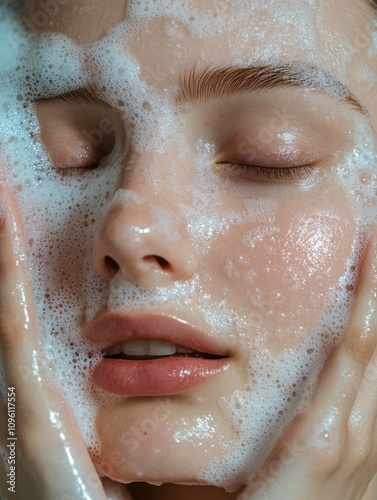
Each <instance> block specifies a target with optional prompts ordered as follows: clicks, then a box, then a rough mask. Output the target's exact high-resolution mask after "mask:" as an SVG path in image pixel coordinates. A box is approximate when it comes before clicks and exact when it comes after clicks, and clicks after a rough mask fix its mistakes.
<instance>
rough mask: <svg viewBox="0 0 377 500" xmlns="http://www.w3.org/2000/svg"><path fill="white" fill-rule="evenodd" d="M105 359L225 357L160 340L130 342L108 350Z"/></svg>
mask: <svg viewBox="0 0 377 500" xmlns="http://www.w3.org/2000/svg"><path fill="white" fill-rule="evenodd" d="M104 357H105V358H110V359H128V360H140V361H143V360H144V361H145V360H152V359H160V358H183V357H186V358H188V357H190V358H201V359H222V358H224V357H225V356H219V355H216V354H211V353H206V352H200V351H195V350H193V349H188V348H187V347H184V346H181V345H177V344H172V343H170V342H164V341H160V340H144V339H138V340H130V341H129V342H123V343H122V344H118V345H114V346H112V347H110V348H108V349H107V350H106V353H105V356H104Z"/></svg>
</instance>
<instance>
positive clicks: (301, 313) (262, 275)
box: [219, 209, 356, 353]
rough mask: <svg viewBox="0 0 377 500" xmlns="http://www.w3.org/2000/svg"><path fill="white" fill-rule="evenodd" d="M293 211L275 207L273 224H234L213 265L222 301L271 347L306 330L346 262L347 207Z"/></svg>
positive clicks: (351, 230) (295, 340)
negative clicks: (219, 258) (218, 262)
mask: <svg viewBox="0 0 377 500" xmlns="http://www.w3.org/2000/svg"><path fill="white" fill-rule="evenodd" d="M296 213H297V211H296V212H295V213H293V212H292V211H289V210H286V211H284V210H279V211H278V210H277V211H276V214H277V215H276V218H275V220H274V222H273V224H268V225H266V226H263V225H260V224H259V225H253V226H252V227H251V226H250V225H248V227H245V226H244V227H242V228H241V227H235V228H233V230H232V232H231V233H230V234H228V235H227V239H228V243H226V242H225V238H224V240H223V242H222V244H221V245H219V246H220V247H221V248H222V249H224V248H225V246H226V245H227V250H228V252H227V257H229V258H225V259H224V258H222V265H221V266H219V267H221V268H222V273H223V275H222V279H224V281H223V287H222V291H223V294H224V295H226V299H227V302H228V303H229V304H230V305H231V306H232V307H233V308H234V309H236V310H238V311H239V312H241V313H242V315H243V317H244V318H245V319H246V321H247V322H248V324H249V331H253V332H255V333H259V339H260V340H261V341H262V342H265V347H267V348H268V349H269V350H271V351H274V352H275V353H276V351H281V350H282V349H284V348H291V347H295V346H296V345H298V344H299V343H300V341H302V339H303V337H305V336H307V335H308V332H309V331H310V330H311V329H312V328H313V326H314V324H315V322H316V321H318V319H319V317H320V315H321V314H322V313H323V310H324V308H325V306H326V305H327V301H328V300H329V296H330V293H331V292H332V291H334V290H335V289H336V291H339V289H338V286H339V280H340V278H341V277H342V276H343V275H344V274H345V273H346V272H347V271H349V267H351V265H352V263H351V262H350V261H349V259H350V258H351V256H352V249H353V243H354V238H355V234H356V224H355V222H354V220H353V217H352V215H351V213H349V212H348V211H347V210H346V209H344V210H341V211H339V210H337V211H335V210H326V211H317V212H314V211H311V212H306V211H300V214H299V215H296ZM223 254H224V251H223ZM234 255H236V257H234ZM347 285H350V284H349V283H345V284H344V287H346V286H347ZM349 288H350V289H352V286H349Z"/></svg>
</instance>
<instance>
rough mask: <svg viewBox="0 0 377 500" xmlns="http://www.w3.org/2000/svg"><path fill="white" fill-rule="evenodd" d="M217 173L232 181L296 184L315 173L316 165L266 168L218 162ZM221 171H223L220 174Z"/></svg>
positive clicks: (263, 166)
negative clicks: (295, 182) (219, 166)
mask: <svg viewBox="0 0 377 500" xmlns="http://www.w3.org/2000/svg"><path fill="white" fill-rule="evenodd" d="M218 165H221V166H222V167H221V168H218V167H216V169H215V170H216V172H217V173H219V174H220V175H223V176H225V177H228V178H230V179H237V178H238V179H240V180H250V181H257V182H268V181H277V182H294V181H299V180H303V179H306V178H308V177H310V176H311V175H312V174H313V173H314V169H315V165H310V164H304V165H292V166H284V167H281V166H265V165H249V164H246V163H236V162H217V163H216V166H218ZM220 170H222V171H221V172H220Z"/></svg>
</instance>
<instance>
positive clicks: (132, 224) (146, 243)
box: [93, 190, 196, 288]
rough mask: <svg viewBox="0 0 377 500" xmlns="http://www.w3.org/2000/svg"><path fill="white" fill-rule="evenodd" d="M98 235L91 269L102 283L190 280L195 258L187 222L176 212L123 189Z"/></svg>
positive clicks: (156, 283)
mask: <svg viewBox="0 0 377 500" xmlns="http://www.w3.org/2000/svg"><path fill="white" fill-rule="evenodd" d="M119 194H120V195H121V196H120V197H119V196H118V198H122V201H120V202H119V203H118V202H115V201H116V200H114V202H113V204H112V208H110V210H109V212H108V213H107V215H106V216H105V217H104V218H103V220H102V222H101V224H100V226H99V228H98V230H97V232H96V234H95V237H94V250H93V265H94V269H95V270H96V272H97V273H98V274H99V275H100V276H101V277H102V278H104V279H106V280H108V281H109V280H111V278H113V277H114V276H115V275H116V274H120V275H121V277H122V279H125V280H128V281H132V282H133V283H135V284H137V285H139V286H141V287H144V288H151V287H156V286H167V285H168V284H171V283H172V282H175V281H179V280H187V279H189V278H190V277H192V275H193V274H194V273H195V268H196V257H195V254H194V250H193V246H192V244H191V241H190V237H189V234H188V231H187V224H185V223H184V218H183V217H180V216H179V215H178V214H177V213H174V212H173V210H171V209H169V208H167V207H166V206H162V205H160V204H157V203H151V202H149V201H148V200H147V199H144V198H142V197H141V196H138V195H136V193H134V192H132V191H129V190H119V191H118V193H117V195H119Z"/></svg>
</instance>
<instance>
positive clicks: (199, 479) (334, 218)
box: [19, 0, 377, 498]
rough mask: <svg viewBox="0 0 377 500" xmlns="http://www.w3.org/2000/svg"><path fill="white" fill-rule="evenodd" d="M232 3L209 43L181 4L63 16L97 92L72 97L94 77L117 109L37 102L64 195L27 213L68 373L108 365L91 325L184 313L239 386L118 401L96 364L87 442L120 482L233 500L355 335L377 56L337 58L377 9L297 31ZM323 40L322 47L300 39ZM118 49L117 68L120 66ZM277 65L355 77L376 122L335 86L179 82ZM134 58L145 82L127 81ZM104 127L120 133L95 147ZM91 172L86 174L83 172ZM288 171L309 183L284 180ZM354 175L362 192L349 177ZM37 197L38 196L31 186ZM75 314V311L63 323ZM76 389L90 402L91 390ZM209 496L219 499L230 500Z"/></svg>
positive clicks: (311, 19)
mask: <svg viewBox="0 0 377 500" xmlns="http://www.w3.org/2000/svg"><path fill="white" fill-rule="evenodd" d="M132 3H133V2H131V6H130V8H131V7H132ZM220 4H221V2H219V7H218V8H219V12H218V18H219V20H218V21H217V22H218V25H219V33H210V34H207V33H206V31H205V30H202V31H203V32H201V29H200V27H198V26H197V23H195V22H194V21H191V24H190V22H186V21H185V20H184V19H180V18H179V16H178V15H177V13H176V12H171V13H170V14H169V8H166V9H165V11H164V12H163V14H164V16H163V17H162V18H157V19H155V18H151V19H146V20H142V21H139V24H137V23H135V22H133V19H132V17H131V14H130V13H128V16H129V17H127V15H126V20H125V23H124V24H123V25H118V26H117V27H116V30H117V31H116V32H115V33H114V34H113V36H111V34H109V35H108V38H103V37H104V35H105V33H106V32H107V30H108V29H109V28H111V27H113V26H115V25H117V24H118V23H120V22H121V21H122V20H123V17H124V12H127V10H126V7H127V6H126V5H125V4H124V5H123V3H122V2H114V6H115V7H116V8H114V9H111V8H110V9H109V4H108V3H107V4H106V5H105V4H104V3H103V2H100V1H93V2H91V3H90V6H88V5H87V2H84V1H82V2H81V1H80V2H76V3H75V9H76V12H75V15H74V16H72V15H71V14H69V12H71V11H70V10H69V7H64V6H62V7H61V8H60V10H59V12H58V13H57V14H56V16H54V17H53V19H52V23H51V25H50V28H49V29H50V30H51V31H52V32H56V31H58V32H59V33H66V34H67V35H68V36H69V37H70V38H71V39H72V40H73V41H74V42H75V43H77V44H78V45H79V46H80V48H78V49H75V48H74V47H72V48H71V49H72V51H74V49H75V50H76V55H77V54H79V55H80V54H81V53H82V54H87V55H88V58H87V60H86V65H85V64H84V73H83V74H84V78H83V80H82V81H80V77H82V75H80V77H79V76H78V73H79V72H77V73H74V72H72V73H74V77H73V78H72V80H73V82H74V84H72V87H71V88H69V87H67V88H66V89H65V91H69V90H73V89H75V88H77V87H80V86H82V85H83V82H84V83H87V82H88V81H89V82H90V83H92V84H94V85H96V86H97V87H99V88H100V87H101V85H106V87H107V90H106V91H101V95H100V97H101V98H102V99H103V100H106V101H108V102H109V103H110V104H111V106H112V107H113V109H109V108H108V107H103V106H100V105H99V104H98V103H97V104H94V103H86V104H83V103H80V104H77V103H76V104H75V103H72V102H70V103H67V102H65V101H62V100H41V101H39V102H38V103H37V106H36V109H37V113H38V119H39V123H40V127H41V130H40V132H41V139H42V141H43V144H44V147H45V149H46V151H47V153H48V154H49V155H50V158H51V160H52V164H53V165H55V167H54V166H53V165H49V164H45V165H47V167H48V168H49V170H50V171H51V172H52V176H51V178H50V179H46V178H45V177H43V181H42V182H44V183H45V186H46V187H48V188H49V189H50V190H52V192H55V191H57V190H59V192H60V194H59V196H60V199H57V198H56V197H55V195H54V198H53V203H51V206H48V203H46V202H45V201H43V206H44V207H45V209H46V211H47V215H46V213H44V210H40V211H39V210H38V208H39V207H38V205H37V197H35V198H33V195H30V198H29V200H28V201H29V203H30V205H31V208H30V207H29V206H28V205H27V203H25V205H24V210H25V213H28V214H29V217H30V215H31V214H35V218H34V220H36V225H37V227H36V229H35V230H33V232H32V235H33V237H35V238H38V239H39V241H37V242H36V243H35V247H34V248H32V251H33V253H34V261H35V268H36V273H37V284H38V286H39V288H38V292H41V291H43V292H44V293H42V294H41V296H43V295H45V296H46V300H45V301H39V302H40V303H39V307H40V313H41V315H43V316H45V317H46V318H48V321H46V322H47V323H48V327H47V328H48V330H50V329H52V333H53V339H52V340H51V341H49V343H48V347H49V354H50V355H51V356H52V357H53V358H54V356H55V355H54V352H56V349H57V347H60V348H62V349H63V351H64V356H62V357H63V361H62V360H60V361H58V362H60V363H62V367H63V370H64V360H66V359H67V358H69V357H73V356H75V357H76V358H78V363H79V364H80V363H81V366H82V365H83V364H85V362H86V359H87V357H88V356H89V353H91V355H92V360H93V361H92V366H93V365H95V364H96V363H97V362H98V360H99V358H100V356H101V353H100V351H99V349H98V347H96V346H93V345H92V344H91V343H88V342H85V341H84V340H83V337H82V335H83V334H82V331H79V329H78V328H77V324H78V323H80V326H82V327H85V326H86V325H87V323H89V322H90V320H91V319H92V318H93V317H94V316H96V315H98V314H100V313H103V311H104V310H105V309H107V310H122V311H131V312H138V313H140V312H142V311H144V312H146V311H147V312H151V311H152V312H155V313H159V314H165V315H171V316H174V317H177V318H179V319H181V320H182V321H187V322H188V323H190V324H192V325H193V326H195V327H196V328H197V329H199V330H201V331H203V332H204V333H205V334H206V335H207V336H209V337H213V338H216V339H217V341H218V342H220V343H221V345H222V347H223V348H224V349H226V350H227V351H228V352H229V358H230V366H229V369H228V370H226V371H225V372H224V373H221V374H219V375H217V376H216V377H214V378H213V379H211V380H209V381H208V383H206V384H204V385H201V386H198V387H195V388H193V389H190V390H189V391H185V392H183V393H182V394H179V395H177V396H170V395H162V396H160V397H153V398H152V397H149V398H145V397H140V398H138V397H131V398H125V397H123V398H115V397H114V398H110V397H109V396H108V395H106V394H105V393H103V392H102V391H100V390H98V389H97V388H93V387H92V385H91V383H90V380H89V381H88V375H87V372H85V370H84V369H81V370H77V371H81V373H79V374H77V375H76V379H78V380H79V382H78V383H77V382H76V381H75V383H74V385H73V390H72V388H70V387H65V385H68V384H66V382H65V381H64V377H63V379H62V381H61V385H62V386H63V390H65V391H66V393H67V394H68V398H70V402H71V403H72V406H73V407H74V408H75V403H77V401H80V399H81V397H82V398H83V399H84V398H85V401H89V403H91V404H92V407H94V406H96V407H97V410H98V413H97V415H96V431H97V432H98V436H99V440H100V444H101V446H100V448H98V447H97V448H96V447H94V446H93V442H95V440H94V441H93V439H90V436H89V434H90V433H91V432H93V430H91V429H89V431H88V430H87V429H86V430H85V431H86V438H87V441H88V444H91V445H92V446H93V448H92V456H93V459H94V462H95V464H96V465H97V466H98V469H99V471H100V472H102V473H103V474H105V475H108V476H109V477H111V478H112V479H115V480H117V481H121V482H134V481H146V482H147V481H149V482H152V483H165V482H171V483H177V484H210V485H216V486H219V487H222V488H226V489H229V490H232V491H234V490H236V489H237V488H239V487H240V486H243V485H244V484H245V482H246V480H247V478H248V477H250V475H251V474H252V473H253V472H254V471H256V470H257V469H258V468H259V467H260V466H261V464H262V463H263V462H264V460H265V459H266V458H267V456H268V454H269V452H270V451H271V450H272V449H273V448H274V445H275V442H276V440H277V439H278V437H279V436H280V434H281V433H282V432H283V430H284V428H285V425H287V424H288V423H289V421H290V420H291V419H292V417H293V416H294V415H295V412H297V407H298V406H299V405H300V404H302V403H303V402H304V401H305V397H307V395H308V394H309V393H310V390H311V389H312V385H313V384H314V383H315V380H316V376H317V374H318V371H319V370H320V368H321V365H322V362H323V360H324V359H325V357H326V355H327V354H328V353H329V352H330V350H331V348H332V347H333V345H334V343H335V341H336V339H337V338H338V336H339V334H340V333H341V332H342V331H343V328H344V323H345V321H346V316H347V311H348V306H349V302H350V299H351V296H352V289H353V285H354V279H355V269H356V267H357V264H358V258H359V257H358V255H359V252H360V250H361V249H362V247H363V244H364V240H365V235H363V234H362V231H361V230H362V229H364V228H363V227H362V225H361V219H362V216H363V215H364V214H365V212H368V213H370V210H371V209H372V208H373V207H371V205H370V203H369V204H367V206H363V203H362V197H363V196H366V194H365V193H366V192H367V188H368V189H370V187H371V186H372V187H373V188H375V181H376V179H375V177H373V173H372V171H371V167H372V163H368V161H366V160H364V159H360V158H359V160H358V161H353V160H354V158H355V155H354V150H355V149H357V148H361V147H362V143H360V144H358V143H357V134H356V131H357V127H358V125H359V123H360V122H361V123H365V124H366V127H367V130H368V132H369V134H370V135H371V138H372V141H373V140H374V139H375V135H374V134H375V132H374V130H375V127H376V124H377V105H376V102H375V97H373V92H372V91H370V88H369V87H368V84H367V83H366V82H365V81H360V80H359V78H358V72H357V70H356V69H355V68H358V67H359V66H360V65H361V64H368V66H370V67H371V68H372V69H371V71H375V69H376V62H375V60H374V59H373V57H372V56H370V55H368V49H369V47H368V46H366V45H365V47H361V48H358V49H357V50H354V51H351V53H350V55H349V56H348V55H344V57H343V55H340V56H339V57H334V53H333V52H332V51H331V50H328V47H333V46H334V45H335V44H336V43H337V41H338V40H342V41H343V43H344V44H345V46H347V44H351V46H352V43H353V39H354V34H355V32H354V26H355V25H356V26H360V29H362V28H363V26H364V24H365V23H366V22H368V15H367V14H368V10H369V15H370V16H372V10H371V8H369V7H366V8H365V9H362V8H361V7H360V6H357V7H355V6H354V5H352V2H346V3H344V2H340V0H339V2H338V1H336V2H332V5H331V6H327V5H322V4H321V5H320V6H315V7H313V6H310V5H309V3H308V4H307V5H305V9H304V13H303V14H302V17H301V18H300V20H301V24H300V23H298V25H297V26H296V24H297V23H294V24H293V25H292V23H289V22H288V23H287V17H286V16H287V12H286V11H284V10H283V12H282V11H280V7H279V4H280V3H279V2H268V6H266V5H267V4H266V3H265V2H263V3H261V4H260V3H259V2H255V5H254V4H253V6H252V7H251V6H250V12H249V17H247V16H246V17H245V16H241V18H239V17H237V12H236V10H233V9H232V8H229V6H227V8H224V5H223V4H221V5H220ZM298 4H300V5H298ZM289 6H290V7H291V8H292V9H293V12H296V14H297V13H298V12H299V8H300V9H302V3H300V2H299V3H297V2H294V1H292V2H289ZM34 7H35V8H37V5H35V6H34ZM207 7H209V8H213V2H200V3H199V2H191V3H190V9H191V11H192V12H193V13H194V16H193V17H197V18H198V19H199V18H200V17H201V15H203V11H204V13H205V11H206V9H207ZM30 8H33V3H31V7H30ZM87 8H88V9H89V11H88V10H87ZM228 8H229V10H228ZM87 12H90V14H89V15H87V14H86V13H87ZM108 12H111V15H110V14H109V15H105V14H106V13H108ZM346 12H351V13H352V15H351V16H350V17H347V15H346ZM282 13H283V14H284V16H283V17H281V15H282ZM88 16H89V17H88ZM277 18H281V19H282V20H281V25H280V26H281V27H282V29H281V30H280V29H277V24H276V20H277ZM349 19H352V22H351V21H350V20H349ZM213 22H214V23H215V21H213ZM285 24H288V25H289V29H288V28H284V26H285ZM258 26H263V34H264V36H263V37H260V30H259V29H258ZM307 27H308V31H309V35H310V36H308V41H307V45H305V44H299V43H297V40H301V39H302V36H303V32H304V31H305V33H306V29H307ZM195 29H197V32H196V34H195V33H190V30H195ZM198 33H199V36H198ZM224 34H225V36H224ZM282 40H283V41H284V43H280V42H281V41H282ZM96 42H97V45H96ZM85 44H89V45H85ZM91 44H93V45H91ZM108 47H110V49H111V50H110V56H111V57H114V61H115V62H113V63H109V66H108V67H107V68H106V64H107V63H106V59H104V57H108V58H109V59H110V56H106V53H107V52H106V49H107V48H108ZM277 47H278V48H277ZM308 48H309V49H310V50H308ZM344 53H345V54H346V51H344ZM272 54H273V55H272ZM342 54H343V53H342ZM347 54H348V52H347ZM78 59H79V57H78ZM274 62H275V63H276V62H278V64H279V65H282V64H297V63H303V64H305V65H306V66H310V65H311V64H315V65H316V66H320V67H323V68H324V69H325V70H326V71H328V72H330V73H332V74H333V75H334V76H335V77H336V78H337V79H338V80H340V81H341V82H342V83H347V84H348V86H349V87H350V90H351V92H352V93H353V94H354V95H355V96H356V98H358V99H359V100H360V101H361V102H362V103H363V106H364V107H365V109H366V111H367V113H368V115H367V114H366V113H362V112H361V111H360V109H357V108H356V107H355V106H352V104H350V102H346V99H345V98H344V97H345V96H340V97H337V96H335V95H329V94H334V93H335V91H334V89H330V90H329V89H327V91H328V92H325V91H320V90H313V89H312V90H310V91H309V90H308V89H304V88H301V87H297V88H275V89H271V90H268V91H254V92H250V93H243V94H242V95H236V96H227V95H225V96H222V97H217V98H215V99H212V100H210V101H195V102H192V103H185V102H183V100H181V101H179V99H178V101H179V102H176V101H177V99H176V97H177V85H178V83H179V81H180V78H181V76H182V74H184V72H185V70H186V71H187V69H190V68H192V67H193V66H194V65H196V69H197V71H198V72H200V70H202V69H204V68H207V67H208V66H209V67H210V68H216V67H219V66H223V65H235V66H236V65H241V66H245V65H246V66H258V65H266V64H267V65H270V64H272V63H274ZM115 63H116V64H115ZM118 63H119V65H121V64H123V65H124V68H126V69H127V71H129V74H128V73H122V72H120V71H119V73H117V72H116V71H109V68H110V67H111V68H112V69H114V68H118ZM102 69H103V71H101V70H102ZM60 71H61V70H60ZM125 82H126V84H125ZM325 83H326V82H325ZM55 85H56V86H57V83H56V82H55ZM324 86H326V85H324ZM37 93H38V92H37ZM54 93H55V94H56V93H57V92H52V94H54ZM40 95H43V91H41V92H40ZM120 101H122V103H123V104H121V103H120ZM291 103H294V106H291ZM104 120H109V121H110V123H111V124H114V127H115V134H114V132H113V130H112V127H109V123H108V122H104ZM373 127H374V129H373ZM94 129H96V130H100V132H101V134H102V137H105V139H106V140H105V141H103V140H101V141H97V142H98V143H96V141H95V139H93V137H98V136H94V135H93V134H92V135H90V132H91V131H93V130H94ZM83 130H84V131H86V132H88V131H89V135H88V133H86V134H83ZM113 135H115V137H116V139H115V145H114V144H113V142H112V140H111V137H112V136H113ZM91 139H92V140H91ZM107 139H108V140H107ZM369 147H370V148H371V149H372V148H373V142H371V143H370V144H369ZM109 151H111V153H110V156H109V157H108V159H105V160H104V164H103V166H101V167H99V168H98V169H93V170H92V167H93V166H95V165H96V163H97V162H98V161H99V160H102V159H104V158H105V157H106V156H107V154H108V153H109ZM373 154H375V153H374V151H372V154H371V158H373ZM229 163H244V164H249V165H250V164H251V165H255V164H257V165H259V166H261V167H263V168H264V169H266V168H270V170H263V169H262V170H255V169H254V170H251V171H250V169H249V170H245V169H242V168H241V167H232V166H230V165H229ZM78 166H80V167H85V168H87V170H80V171H73V170H70V169H72V168H73V167H78ZM303 166H304V167H303ZM56 167H58V168H59V169H58V171H57V172H55V171H54V168H55V170H56ZM271 167H275V174H274V173H273V171H272V170H271ZM281 167H284V168H285V171H288V169H289V168H290V169H291V170H289V171H290V172H291V176H290V177H289V176H288V177H284V173H283V172H282V171H279V172H280V175H277V174H276V171H277V170H276V169H277V168H281ZM292 167H298V168H296V169H293V170H292ZM350 167H351V168H352V169H354V171H353V172H351V175H350V176H349V177H350V179H348V180H347V181H346V180H344V179H343V177H342V173H343V172H344V170H346V169H347V168H348V169H349V168H350ZM67 172H68V173H69V174H72V173H74V175H73V176H72V177H67V176H64V173H67ZM361 172H363V176H364V178H366V179H370V180H369V185H368V186H367V187H365V189H364V188H363V186H360V185H358V184H359V179H360V176H359V174H360V173H361ZM19 175H20V177H21V178H22V174H21V173H20V174H19ZM30 175H31V176H32V174H30ZM44 175H45V173H44ZM368 176H369V177H368ZM33 180H34V179H33ZM346 182H347V183H346ZM366 184H368V180H367V181H366ZM41 189H43V188H41ZM23 192H24V193H29V191H28V186H27V184H26V183H24V185H23ZM115 196H116V200H117V201H116V202H114V201H112V200H113V198H114V197H115ZM57 202H60V207H61V208H59V209H57V208H56V207H57V205H56V203H57ZM38 203H40V201H39V200H38ZM109 204H110V205H109ZM366 208H367V210H365V209H366ZM58 210H59V211H58ZM60 210H61V211H62V212H63V213H62V212H61V211H60ZM54 216H55V220H54V219H53V217H54ZM57 221H59V224H60V222H61V221H64V224H61V225H58V224H57ZM67 235H69V237H67ZM38 252H39V254H38ZM91 253H92V254H93V259H92V260H93V264H92V263H91V258H90V254H91ZM72 256H74V257H73V258H72ZM108 257H110V258H111V259H112V261H111V265H109V259H108ZM156 257H158V258H156ZM166 263H167V264H168V265H166ZM94 272H95V273H96V274H97V275H98V276H99V278H98V276H97V277H96V276H95V275H94ZM56 289H58V290H59V292H57V290H56ZM60 304H62V305H60ZM59 307H60V309H66V311H73V313H70V314H71V316H69V315H68V313H65V315H64V314H62V315H61V317H62V319H60V318H59ZM49 308H50V309H51V310H52V311H54V309H55V310H56V311H57V312H53V313H51V312H49V311H48V309H49ZM331 315H332V316H331ZM67 317H68V320H67ZM50 325H52V326H50ZM67 325H69V326H67ZM69 342H71V343H72V346H73V347H72V349H71V350H70V348H68V349H67V348H66V347H65V346H66V345H67V344H68V343H69ZM76 352H78V354H76ZM89 371H90V370H89ZM76 379H75V380H76ZM75 390H76V391H77V390H79V391H81V392H78V393H76V394H75V395H74V396H73V395H72V393H74V391H75ZM84 393H85V396H84ZM92 397H93V399H92ZM92 401H94V403H93V402H92ZM89 403H88V404H89ZM77 411H78V412H80V411H82V412H83V413H84V414H85V411H86V410H82V409H81V410H80V409H78V410H77ZM90 411H91V410H89V413H90ZM232 412H233V413H232ZM266 416H269V417H271V421H270V422H267V420H268V418H267V417H266ZM241 420H242V421H241ZM242 443H246V451H245V452H243V451H242V447H241V444H242ZM233 466H236V468H237V473H234V472H233V471H232V467H233ZM177 491H178V490H177ZM211 491H212V492H213V495H214V497H213V498H217V497H216V495H220V494H224V495H225V493H223V492H221V493H220V492H218V491H216V490H211ZM177 494H178V493H176V495H177ZM172 495H173V496H172V498H173V497H174V491H173V492H172ZM232 497H236V495H235V494H234V495H233V496H232V494H229V495H228V496H227V498H232ZM206 498H209V497H208V496H207V497H206ZM219 498H220V496H219Z"/></svg>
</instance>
